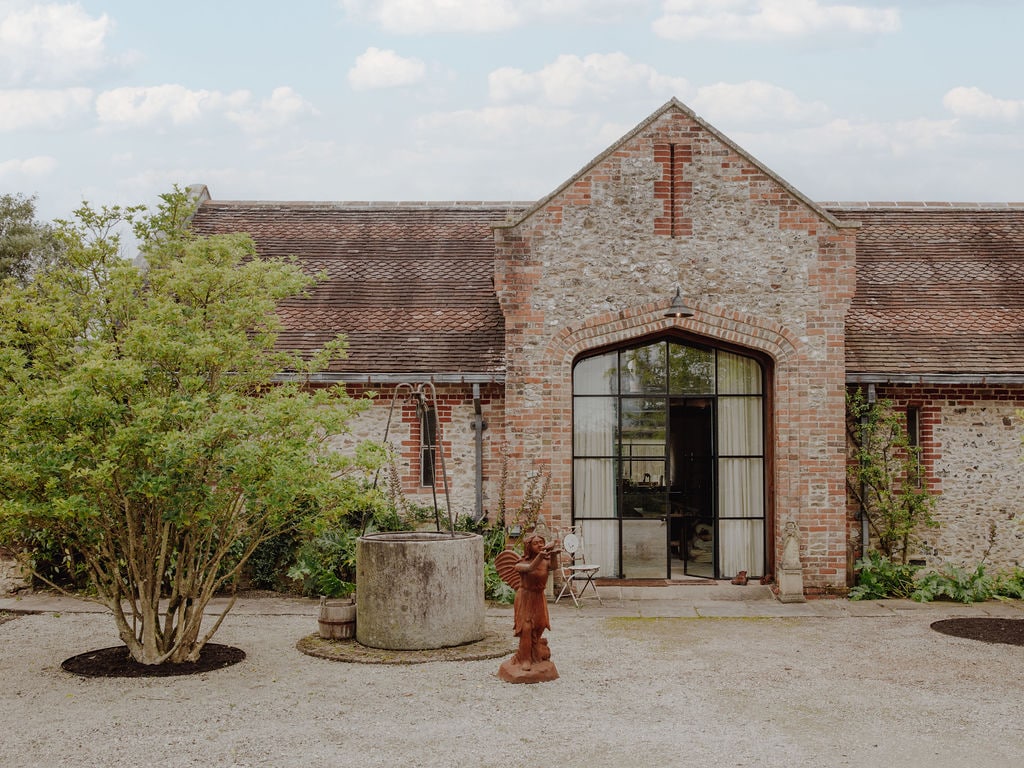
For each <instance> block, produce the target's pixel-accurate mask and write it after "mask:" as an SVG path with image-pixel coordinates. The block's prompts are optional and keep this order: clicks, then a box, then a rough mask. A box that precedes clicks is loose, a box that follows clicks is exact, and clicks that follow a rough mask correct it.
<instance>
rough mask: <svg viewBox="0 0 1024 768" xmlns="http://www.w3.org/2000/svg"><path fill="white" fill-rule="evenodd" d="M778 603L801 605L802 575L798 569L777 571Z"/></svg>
mask: <svg viewBox="0 0 1024 768" xmlns="http://www.w3.org/2000/svg"><path fill="white" fill-rule="evenodd" d="M778 577H779V602H780V603H803V602H805V601H806V600H807V598H805V597H804V574H803V570H802V569H800V568H782V569H780V570H779V574H778Z"/></svg>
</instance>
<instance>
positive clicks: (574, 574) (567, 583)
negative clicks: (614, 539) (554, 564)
mask: <svg viewBox="0 0 1024 768" xmlns="http://www.w3.org/2000/svg"><path fill="white" fill-rule="evenodd" d="M562 551H563V552H564V553H565V554H567V555H569V557H571V558H572V560H571V561H568V562H566V561H563V562H562V563H561V565H560V566H559V570H560V571H561V573H562V589H561V591H560V592H559V593H558V595H557V597H555V602H556V603H557V602H558V601H559V600H561V599H562V598H563V597H564V596H565V595H566V594H568V595H569V597H571V598H572V601H573V603H575V605H576V607H577V608H579V607H580V600H581V599H582V598H583V593H584V592H586V591H587V587H590V591H591V592H593V593H594V597H596V598H597V602H599V603H601V605H604V603H603V602H601V595H600V593H599V592H598V591H597V585H596V584H595V583H594V577H595V576H597V572H598V571H599V570H601V566H600V565H595V564H594V563H588V562H587V557H586V553H585V551H584V548H583V529H582V527H581V526H576V527H574V528H570V529H569V530H568V532H567V533H566V534H565V535H563V536H562ZM574 582H583V586H582V587H580V588H579V589H578V590H577V589H575V588H574V587H573V584H574Z"/></svg>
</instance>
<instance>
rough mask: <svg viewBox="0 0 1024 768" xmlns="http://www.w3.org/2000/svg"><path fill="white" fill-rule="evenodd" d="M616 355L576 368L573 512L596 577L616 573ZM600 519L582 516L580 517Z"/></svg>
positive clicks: (600, 357) (612, 354)
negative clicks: (595, 567)
mask: <svg viewBox="0 0 1024 768" xmlns="http://www.w3.org/2000/svg"><path fill="white" fill-rule="evenodd" d="M615 361H616V353H614V352H612V353H609V354H606V355H600V356H599V357H594V358H590V359H589V360H584V361H583V362H581V363H579V364H578V365H577V366H576V369H575V371H574V376H573V388H574V391H575V393H576V394H577V395H592V396H591V397H576V398H574V407H573V452H574V453H575V455H576V457H577V458H576V462H575V467H574V471H573V482H574V498H575V504H576V508H575V514H576V517H577V518H584V520H582V521H580V520H578V521H577V525H580V526H581V527H582V529H583V531H584V537H583V538H584V547H585V548H586V558H587V562H590V563H593V564H595V565H599V566H601V575H606V576H611V575H614V574H616V573H618V562H617V561H616V560H617V558H616V556H617V553H618V546H617V543H618V542H617V531H618V521H617V520H616V519H615V459H614V458H613V457H614V456H615V455H616V452H617V449H618V446H617V445H616V426H617V424H618V398H616V397H615V396H614V393H615V391H616V390H617V388H618V387H617V377H616V374H615V371H616V367H615V366H616V363H615ZM587 457H593V458H587ZM595 517H596V518H604V519H607V522H605V520H604V519H602V520H600V521H598V520H587V519H586V518H595Z"/></svg>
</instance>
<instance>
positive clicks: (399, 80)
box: [348, 48, 427, 91]
mask: <svg viewBox="0 0 1024 768" xmlns="http://www.w3.org/2000/svg"><path fill="white" fill-rule="evenodd" d="M426 72H427V67H426V65H425V64H424V63H423V62H422V61H420V60H419V59H407V58H403V57H402V56H399V55H398V54H397V53H395V52H394V51H391V50H386V51H382V50H381V49H379V48H367V49H366V51H365V52H364V53H363V54H361V55H360V56H358V57H357V58H356V63H355V65H354V66H353V67H352V69H350V70H349V71H348V82H349V85H351V86H352V87H353V88H354V89H355V90H357V91H367V90H372V89H375V88H397V87H401V86H408V85H416V84H417V83H419V82H422V81H423V78H424V77H425V76H426Z"/></svg>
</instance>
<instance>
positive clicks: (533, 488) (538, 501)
mask: <svg viewBox="0 0 1024 768" xmlns="http://www.w3.org/2000/svg"><path fill="white" fill-rule="evenodd" d="M510 463H511V457H510V455H509V448H508V446H507V445H506V446H503V447H502V449H501V478H500V480H499V482H498V515H497V520H498V521H500V522H502V523H503V524H505V525H509V526H512V527H518V528H519V529H520V530H523V531H528V530H530V529H532V528H533V527H534V525H536V523H537V519H538V518H539V517H540V511H541V508H542V507H543V506H544V498H545V497H546V496H547V494H548V488H549V487H550V485H551V473H550V472H549V471H548V470H547V468H546V467H542V468H540V469H536V468H535V469H534V470H532V471H531V472H530V473H529V475H528V477H527V480H526V485H525V486H524V488H523V495H522V497H521V498H520V500H519V505H518V506H517V507H515V508H514V509H509V508H508V484H509V478H510V476H511V467H510Z"/></svg>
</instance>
